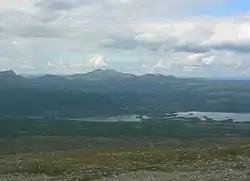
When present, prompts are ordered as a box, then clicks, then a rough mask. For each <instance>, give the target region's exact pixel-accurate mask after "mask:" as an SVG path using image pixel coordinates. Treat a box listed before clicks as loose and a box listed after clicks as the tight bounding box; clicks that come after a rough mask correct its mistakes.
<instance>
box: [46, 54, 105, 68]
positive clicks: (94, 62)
mask: <svg viewBox="0 0 250 181" xmlns="http://www.w3.org/2000/svg"><path fill="white" fill-rule="evenodd" d="M107 65H108V59H107V57H105V56H104V55H93V56H91V57H90V58H89V59H88V60H81V61H78V60H74V61H73V60H70V61H62V60H60V61H58V62H56V63H54V62H48V66H51V67H55V68H71V69H72V68H73V69H74V68H103V67H106V66H107Z"/></svg>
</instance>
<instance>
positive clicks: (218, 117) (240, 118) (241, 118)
mask: <svg viewBox="0 0 250 181" xmlns="http://www.w3.org/2000/svg"><path fill="white" fill-rule="evenodd" d="M176 117H180V118H199V119H200V120H203V121H205V120H207V119H212V120H215V121H225V120H229V119H231V120H233V122H250V113H226V112H196V111H190V112H178V113H176Z"/></svg>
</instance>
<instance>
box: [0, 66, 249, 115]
mask: <svg viewBox="0 0 250 181" xmlns="http://www.w3.org/2000/svg"><path fill="white" fill-rule="evenodd" d="M249 92H250V81H249V80H216V79H214V80H212V79H202V78H177V77H174V76H164V75H159V74H145V75H140V76H137V75H133V74H127V73H121V72H118V71H115V70H109V69H108V70H101V69H98V70H94V71H92V72H88V73H85V74H73V75H43V76H39V77H23V76H20V75H17V74H16V73H15V72H14V71H12V70H9V71H3V72H0V117H1V116H6V115H7V116H48V115H49V116H66V117H86V116H103V115H112V116H113V115H124V114H143V115H149V114H164V113H166V112H178V111H209V112H250V101H249V100H250V94H249Z"/></svg>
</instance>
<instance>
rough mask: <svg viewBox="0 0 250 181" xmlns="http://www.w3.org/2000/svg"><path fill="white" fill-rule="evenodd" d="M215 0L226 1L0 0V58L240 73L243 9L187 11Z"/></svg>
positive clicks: (40, 65) (246, 35) (60, 65)
mask: <svg viewBox="0 0 250 181" xmlns="http://www.w3.org/2000/svg"><path fill="white" fill-rule="evenodd" d="M219 3H226V1H223V0H216V1H215V0H212V1H211V0H202V1H200V0H185V1H183V0H175V1H173V0H159V1H157V2H154V1H152V0H1V1H0V46H1V47H3V48H2V49H1V50H0V60H1V61H0V66H1V67H9V68H10V69H16V70H18V71H20V72H22V71H23V72H25V71H29V70H31V69H32V70H33V71H35V70H37V71H38V70H41V71H46V72H51V73H53V72H56V71H59V70H60V71H65V73H67V71H72V72H73V71H84V70H89V69H91V68H92V69H93V68H101V67H110V66H111V67H112V68H117V69H119V70H122V69H123V68H125V67H126V69H128V70H129V69H131V70H133V71H134V72H136V73H138V72H139V73H140V72H141V71H142V70H141V68H142V67H141V65H143V67H144V68H143V70H145V71H149V72H152V71H154V72H157V71H161V72H163V73H165V72H168V73H172V72H173V73H175V71H176V70H178V71H192V72H195V71H198V70H202V71H203V72H204V74H206V72H209V71H210V70H212V69H220V70H222V69H223V70H228V69H236V70H237V71H238V72H239V74H243V72H247V71H248V70H249V68H248V67H249V66H250V63H249V60H248V56H249V52H250V16H248V15H246V16H243V15H239V16H234V17H233V16H228V17H216V16H213V17H212V16H211V17H209V16H207V17H205V16H192V15H193V14H192V13H194V14H195V13H196V12H198V11H199V9H200V8H204V7H207V8H209V7H213V6H216V5H217V4H219ZM20 4H22V5H20ZM196 15H197V14H196ZM96 52H98V53H100V55H99V54H98V55H96ZM103 55H105V56H103ZM23 59H25V61H26V62H25V63H23V62H22V61H23ZM80 60H81V61H80ZM6 61H8V62H6ZM132 61H133V62H132ZM18 62H19V63H18ZM48 62H49V63H48ZM18 64H20V66H17V65H18ZM129 67H131V68H129Z"/></svg>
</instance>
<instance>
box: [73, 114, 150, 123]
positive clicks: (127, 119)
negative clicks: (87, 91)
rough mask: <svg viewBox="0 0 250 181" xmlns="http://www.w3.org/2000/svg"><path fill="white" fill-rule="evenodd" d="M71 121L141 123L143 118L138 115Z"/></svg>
mask: <svg viewBox="0 0 250 181" xmlns="http://www.w3.org/2000/svg"><path fill="white" fill-rule="evenodd" d="M142 118H143V119H146V118H147V117H146V116H143V117H142ZM70 120H75V121H93V122H118V121H124V122H139V121H141V118H140V117H139V116H138V115H132V116H114V117H93V118H80V119H70Z"/></svg>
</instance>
